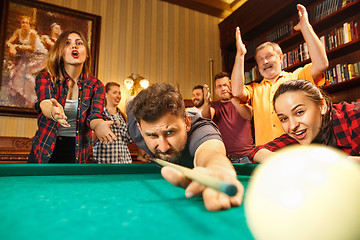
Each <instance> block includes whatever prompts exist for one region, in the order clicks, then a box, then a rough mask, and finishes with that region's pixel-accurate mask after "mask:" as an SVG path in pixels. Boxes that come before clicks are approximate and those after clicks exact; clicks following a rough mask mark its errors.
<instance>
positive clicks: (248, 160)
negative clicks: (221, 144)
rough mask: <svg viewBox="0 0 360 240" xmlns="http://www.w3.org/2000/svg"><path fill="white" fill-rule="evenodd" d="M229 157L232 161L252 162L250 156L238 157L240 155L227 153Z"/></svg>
mask: <svg viewBox="0 0 360 240" xmlns="http://www.w3.org/2000/svg"><path fill="white" fill-rule="evenodd" d="M227 157H228V158H229V159H230V161H231V162H232V163H251V162H250V159H249V156H243V157H238V156H231V155H227Z"/></svg>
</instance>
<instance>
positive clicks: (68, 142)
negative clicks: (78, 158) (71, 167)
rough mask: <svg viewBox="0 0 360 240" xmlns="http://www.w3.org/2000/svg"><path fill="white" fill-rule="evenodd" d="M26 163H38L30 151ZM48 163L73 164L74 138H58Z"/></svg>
mask: <svg viewBox="0 0 360 240" xmlns="http://www.w3.org/2000/svg"><path fill="white" fill-rule="evenodd" d="M28 163H38V161H37V160H36V159H35V155H34V152H33V150H32V149H31V152H30V155H29V158H28ZM49 163H75V137H61V136H60V137H58V138H57V139H56V144H55V148H54V151H53V154H52V155H51V158H50V160H49Z"/></svg>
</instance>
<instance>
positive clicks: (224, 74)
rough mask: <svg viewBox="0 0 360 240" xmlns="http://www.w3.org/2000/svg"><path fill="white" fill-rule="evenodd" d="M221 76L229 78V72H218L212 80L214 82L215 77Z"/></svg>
mask: <svg viewBox="0 0 360 240" xmlns="http://www.w3.org/2000/svg"><path fill="white" fill-rule="evenodd" d="M223 77H228V78H229V79H230V74H228V73H227V72H220V73H218V74H216V75H215V77H214V82H216V80H217V79H220V78H223Z"/></svg>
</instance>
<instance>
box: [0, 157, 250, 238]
mask: <svg viewBox="0 0 360 240" xmlns="http://www.w3.org/2000/svg"><path fill="white" fill-rule="evenodd" d="M44 166H45V167H44ZM78 166H79V165H61V166H59V165H32V166H30V168H26V167H25V165H14V164H12V165H10V164H9V165H7V166H6V165H2V166H0V176H1V177H0V239H2V240H6V239H227V238H229V239H253V237H252V236H251V233H250V232H249V229H248V227H247V225H246V220H245V215H244V208H243V206H241V207H237V208H232V209H230V210H226V211H220V212H209V211H207V210H206V209H205V208H204V205H203V202H202V199H201V198H193V199H187V198H185V196H184V190H183V189H181V188H177V187H174V186H172V185H171V184H170V183H168V182H167V181H165V180H164V179H163V178H162V177H161V175H160V173H159V168H158V167H157V166H153V165H143V164H132V165H116V166H114V165H111V166H110V165H106V166H105V165H95V164H94V165H91V164H90V165H82V166H81V167H78ZM31 168H33V169H31ZM45 168H48V169H47V170H46V171H45V170H44V169H45ZM240 168H241V166H240ZM6 170H8V171H6ZM125 170H126V171H125ZM69 172H71V174H69ZM125 172H126V173H125ZM35 173H37V174H35ZM46 173H49V174H46ZM86 173H88V174H86ZM9 175H10V176H9ZM14 175H15V176H14ZM16 175H24V176H16ZM27 175H33V176H27ZM238 178H239V180H240V181H241V182H242V183H243V185H244V186H245V187H246V186H247V183H248V180H249V176H244V175H239V176H238Z"/></svg>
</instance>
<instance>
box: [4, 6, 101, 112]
mask: <svg viewBox="0 0 360 240" xmlns="http://www.w3.org/2000/svg"><path fill="white" fill-rule="evenodd" d="M1 4H2V9H3V10H2V15H1V20H0V21H1V22H0V24H1V29H0V58H1V64H0V70H1V71H0V72H1V75H0V83H1V84H0V115H6V116H18V117H36V112H35V108H34V104H35V102H36V100H37V97H36V94H35V77H36V75H37V74H38V73H39V71H41V70H42V69H43V68H44V64H45V60H46V56H47V53H48V51H49V49H50V48H51V47H52V45H53V44H54V43H55V41H56V39H57V37H58V36H59V35H60V34H61V33H62V32H64V31H67V30H77V31H79V32H82V33H83V34H84V36H85V37H86V40H87V41H88V43H89V47H90V51H91V57H92V63H91V65H92V73H93V74H94V75H95V76H97V68H98V53H99V41H100V25H101V17H100V16H97V15H93V14H89V13H85V12H80V11H77V10H72V9H68V8H64V7H60V6H56V5H52V4H48V3H44V2H39V1H33V0H1Z"/></svg>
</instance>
